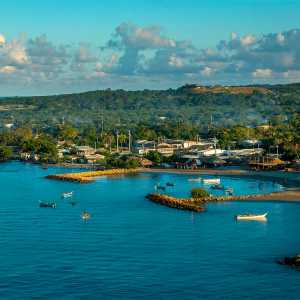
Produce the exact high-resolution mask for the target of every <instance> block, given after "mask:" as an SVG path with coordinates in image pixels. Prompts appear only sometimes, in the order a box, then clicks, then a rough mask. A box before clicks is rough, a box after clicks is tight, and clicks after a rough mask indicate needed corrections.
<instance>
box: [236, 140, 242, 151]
mask: <svg viewBox="0 0 300 300" xmlns="http://www.w3.org/2000/svg"><path fill="white" fill-rule="evenodd" d="M235 146H236V147H238V148H239V149H243V148H244V142H243V141H240V140H239V141H237V142H236V143H235Z"/></svg>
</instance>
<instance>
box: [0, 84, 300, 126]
mask: <svg viewBox="0 0 300 300" xmlns="http://www.w3.org/2000/svg"><path fill="white" fill-rule="evenodd" d="M216 87H218V89H217V88H216V89H213V88H209V87H207V90H206V91H205V92H203V91H202V92H199V93H198V92H194V91H192V90H191V89H189V87H188V86H187V85H186V86H184V87H181V88H179V89H177V90H172V89H169V90H161V91H160V90H143V91H124V90H114V91H111V90H110V89H107V90H97V91H91V92H85V93H80V94H66V95H53V96H36V97H19V98H18V97H16V98H3V99H0V110H1V121H0V122H1V123H2V124H3V123H11V122H12V117H13V120H14V122H15V123H16V124H17V125H29V126H31V127H34V126H38V127H41V126H42V127H43V126H50V127H53V126H56V125H58V124H62V123H63V122H64V124H70V125H72V126H75V127H76V126H77V127H80V126H87V125H88V126H90V125H91V123H92V124H93V126H95V127H96V128H102V117H103V120H104V130H115V129H117V128H133V127H135V126H137V125H141V124H144V125H151V124H154V123H158V122H161V121H162V120H161V118H160V117H166V118H167V119H171V120H173V119H174V120H180V119H181V120H183V121H185V122H187V123H191V124H193V125H195V126H198V127H200V128H203V129H205V128H207V125H213V126H215V127H223V126H227V127H231V126H232V125H234V124H237V123H239V124H244V125H245V123H246V122H247V124H248V125H257V124H262V123H263V122H266V121H272V120H274V119H278V118H281V119H286V118H287V117H292V116H297V115H299V113H300V106H299V103H300V84H299V83H293V84H285V85H251V86H247V87H244V88H243V87H228V88H227V87H221V86H216ZM249 87H252V89H249ZM253 87H254V88H253ZM241 90H242V91H248V92H247V93H246V92H245V93H241V92H237V91H241ZM249 91H250V92H249ZM268 91H269V92H268Z"/></svg>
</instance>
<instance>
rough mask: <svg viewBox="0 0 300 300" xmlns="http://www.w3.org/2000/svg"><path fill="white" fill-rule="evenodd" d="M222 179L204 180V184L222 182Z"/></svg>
mask: <svg viewBox="0 0 300 300" xmlns="http://www.w3.org/2000/svg"><path fill="white" fill-rule="evenodd" d="M220 180H221V179H220V178H212V179H203V183H210V182H220Z"/></svg>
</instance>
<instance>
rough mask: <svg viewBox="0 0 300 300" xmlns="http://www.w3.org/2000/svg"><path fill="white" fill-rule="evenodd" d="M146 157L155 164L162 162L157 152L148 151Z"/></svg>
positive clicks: (160, 155)
mask: <svg viewBox="0 0 300 300" xmlns="http://www.w3.org/2000/svg"><path fill="white" fill-rule="evenodd" d="M146 157H147V158H148V159H149V160H151V161H153V162H155V163H159V162H161V161H162V154H161V153H160V152H158V151H157V150H154V151H152V150H150V151H149V152H148V154H147V156H146Z"/></svg>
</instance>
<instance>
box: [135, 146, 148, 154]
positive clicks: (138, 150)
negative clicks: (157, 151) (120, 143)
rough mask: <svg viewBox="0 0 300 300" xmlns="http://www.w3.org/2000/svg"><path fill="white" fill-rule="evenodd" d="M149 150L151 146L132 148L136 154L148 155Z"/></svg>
mask: <svg viewBox="0 0 300 300" xmlns="http://www.w3.org/2000/svg"><path fill="white" fill-rule="evenodd" d="M149 150H150V149H149V148H144V147H136V148H133V149H132V150H131V153H132V154H135V155H146V154H147V153H148V152H149Z"/></svg>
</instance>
